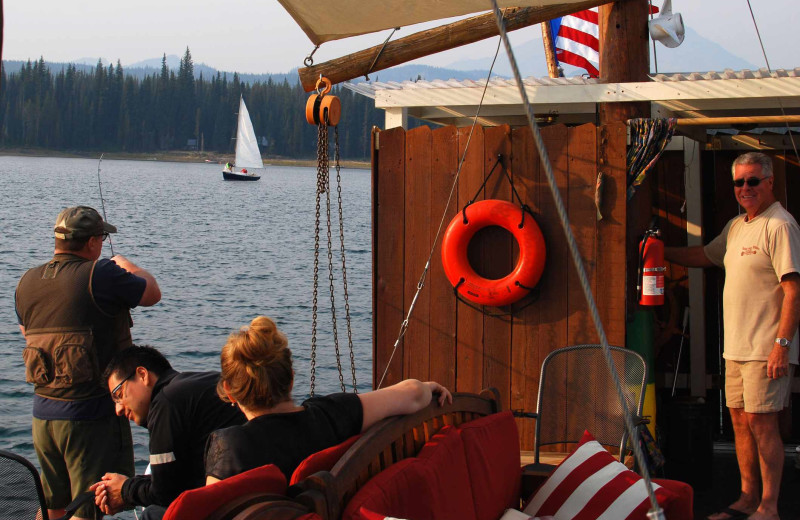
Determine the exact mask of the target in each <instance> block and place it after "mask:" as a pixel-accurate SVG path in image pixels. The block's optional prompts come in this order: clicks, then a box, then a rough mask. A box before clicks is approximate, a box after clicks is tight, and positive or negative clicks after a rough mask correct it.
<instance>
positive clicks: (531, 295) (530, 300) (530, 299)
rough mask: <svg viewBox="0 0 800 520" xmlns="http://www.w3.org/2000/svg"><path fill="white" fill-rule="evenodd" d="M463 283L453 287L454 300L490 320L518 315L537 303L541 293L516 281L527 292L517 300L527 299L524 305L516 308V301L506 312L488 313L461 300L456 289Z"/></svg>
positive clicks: (536, 288) (484, 308) (482, 307)
mask: <svg viewBox="0 0 800 520" xmlns="http://www.w3.org/2000/svg"><path fill="white" fill-rule="evenodd" d="M464 281H465V280H464V279H463V278H462V279H461V281H459V283H458V284H456V285H455V286H454V287H453V295H454V296H455V297H456V299H457V300H458V301H460V302H461V303H463V304H464V305H466V306H467V307H470V308H472V309H475V310H476V311H478V312H480V313H482V314H483V315H484V316H489V317H490V318H503V317H506V316H514V315H515V314H518V313H519V312H521V311H522V310H523V309H526V308H528V307H530V306H531V305H533V304H534V303H536V302H537V301H539V295H540V294H541V292H540V291H539V288H538V287H536V286H534V287H525V286H524V285H522V284H520V283H519V282H518V281H517V282H516V283H517V284H518V285H519V286H520V287H522V288H524V289H527V290H528V291H529V292H528V294H527V295H526V296H523V297H522V299H520V300H519V301H522V300H525V299H527V301H526V302H525V304H524V305H521V306H516V305H517V304H518V303H519V301H517V302H514V303H512V304H511V305H512V307H513V308H512V309H510V310H509V311H508V312H489V311H487V310H486V307H485V306H478V305H475V304H474V303H472V302H470V301H469V300H467V299H466V298H463V297H462V296H461V295H460V294H459V293H458V287H459V285H461V284H462V283H464Z"/></svg>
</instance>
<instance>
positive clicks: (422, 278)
mask: <svg viewBox="0 0 800 520" xmlns="http://www.w3.org/2000/svg"><path fill="white" fill-rule="evenodd" d="M501 43H502V40H498V41H497V49H496V50H495V51H494V59H493V60H492V64H491V65H490V66H489V73H488V75H487V76H486V84H485V85H484V86H483V93H482V94H481V100H480V102H479V103H478V109H477V111H476V112H475V117H474V118H473V119H472V127H471V128H470V130H469V136H467V142H466V144H465V145H464V153H463V154H462V155H461V160H460V161H459V163H458V168H456V175H455V178H454V179H453V185H452V186H451V187H450V195H448V197H447V204H445V206H444V212H443V213H442V219H441V220H440V221H439V228H438V229H437V230H436V236H435V237H434V238H433V245H432V246H431V252H430V254H429V255H428V261H427V262H425V268H424V269H423V270H422V276H420V278H419V282H417V292H415V293H414V298H413V299H412V300H411V305H409V307H408V313H407V314H406V319H404V320H403V323H402V324H401V325H400V333H399V334H398V336H397V340H395V342H394V347H392V353H391V355H390V356H389V361H388V362H387V363H386V368H385V369H384V370H383V375H382V376H381V380H380V381H379V382H378V386H377V387H376V388H375V390H379V389H380V388H381V386H382V385H383V380H384V379H385V378H386V374H387V373H388V372H389V367H390V366H392V359H394V354H395V352H397V347H399V346H400V341H401V340H402V339H403V336H405V335H406V331H407V330H408V322H409V320H410V319H411V313H412V312H414V307H415V306H416V305H417V298H418V297H419V293H420V291H422V288H423V287H424V286H425V278H426V277H427V275H428V269H430V267H431V258H432V257H433V252H434V251H435V250H436V244H437V243H438V242H439V235H440V234H441V232H442V228H443V227H444V222H445V218H446V217H447V210H448V209H450V203H451V202H452V200H453V193H455V190H456V186H458V176H459V175H460V174H461V167H462V166H464V161H465V159H466V158H467V150H469V143H470V142H471V141H472V133H473V132H474V131H475V125H476V124H477V122H478V116H479V115H480V113H481V107H482V106H483V99H484V98H485V97H486V89H488V88H489V80H490V79H491V78H492V70H494V64H495V62H496V61H497V56H498V54H500V44H501Z"/></svg>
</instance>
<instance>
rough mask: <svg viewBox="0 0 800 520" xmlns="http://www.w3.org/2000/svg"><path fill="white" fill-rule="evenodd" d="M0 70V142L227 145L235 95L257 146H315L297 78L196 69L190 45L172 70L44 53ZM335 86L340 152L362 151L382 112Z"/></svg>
mask: <svg viewBox="0 0 800 520" xmlns="http://www.w3.org/2000/svg"><path fill="white" fill-rule="evenodd" d="M0 75H1V76H0V86H1V88H0V125H2V126H0V147H3V148H15V147H39V148H46V149H53V150H82V151H102V152H110V151H125V152H153V151H163V150H185V149H187V148H188V147H190V146H196V147H197V148H198V149H201V148H202V149H203V150H206V151H216V152H222V153H227V152H232V151H233V149H234V141H233V140H232V138H233V137H235V135H236V120H237V114H236V112H237V111H238V107H239V96H240V95H242V96H244V99H245V102H246V103H247V108H248V111H249V112H250V117H251V118H252V120H253V126H254V128H255V131H256V134H257V135H258V137H259V139H261V138H265V140H266V143H267V144H266V145H265V146H262V147H261V148H262V153H264V154H265V155H267V156H274V157H290V158H312V157H314V156H315V155H316V128H315V127H312V126H311V125H309V124H308V123H306V121H305V103H306V99H307V98H308V94H306V93H305V92H303V90H302V88H301V87H300V86H299V84H296V83H295V84H290V83H289V82H287V81H286V80H285V79H284V81H282V82H273V81H272V80H271V79H270V80H268V81H266V82H255V83H252V84H247V83H245V82H243V81H241V79H240V78H239V76H238V74H235V73H234V74H233V77H228V76H227V75H225V74H219V73H217V75H216V76H214V77H211V78H203V77H200V78H195V77H194V68H193V64H192V57H191V54H190V52H189V50H188V49H187V50H186V54H185V55H184V57H183V58H182V59H181V61H180V67H179V70H178V71H177V73H176V72H174V71H170V70H169V68H168V67H167V65H166V61H165V60H164V61H162V67H161V71H160V73H156V74H152V75H150V76H145V77H144V78H141V79H140V78H135V77H132V76H126V75H125V71H124V70H123V68H122V66H121V65H120V64H119V62H117V65H116V66H114V65H109V66H108V67H104V66H103V65H102V64H100V63H98V65H97V67H96V68H95V69H94V71H93V72H83V71H79V70H77V69H76V68H75V67H74V66H69V67H67V69H66V70H60V71H59V72H57V73H55V74H54V73H52V72H51V71H50V69H49V68H48V66H47V63H45V61H44V59H40V60H39V61H37V62H33V63H31V62H28V63H26V64H25V65H24V66H23V67H22V68H21V69H20V70H19V72H17V73H13V74H6V72H5V70H2V71H0ZM333 94H335V95H337V96H339V97H340V98H341V101H342V117H341V121H340V124H339V136H340V144H341V155H342V157H343V158H345V159H365V158H368V157H369V155H370V150H369V143H370V129H371V128H372V126H373V125H381V124H382V122H383V112H382V111H380V110H377V109H375V108H374V104H373V101H372V100H370V99H367V98H364V97H363V96H359V95H356V94H353V93H352V92H351V91H350V90H347V89H345V88H334V91H333ZM191 140H194V141H191Z"/></svg>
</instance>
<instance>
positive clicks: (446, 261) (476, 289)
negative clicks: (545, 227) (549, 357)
mask: <svg viewBox="0 0 800 520" xmlns="http://www.w3.org/2000/svg"><path fill="white" fill-rule="evenodd" d="M521 211H522V210H521V209H520V207H519V206H516V205H514V204H512V203H511V202H507V201H504V200H483V201H480V202H476V203H474V204H471V205H469V206H467V208H466V209H465V210H464V212H465V215H462V213H461V212H459V214H458V215H456V216H455V218H453V220H452V221H451V222H450V225H449V226H447V231H445V233H444V238H443V239H442V265H443V266H444V273H445V276H447V279H448V280H450V283H451V284H453V287H457V290H458V293H459V294H460V295H461V296H463V297H464V298H466V299H468V300H470V301H473V302H475V303H478V304H480V305H491V306H494V307H500V306H503V305H510V304H512V303H514V302H516V301H517V300H519V299H520V298H522V297H523V296H525V295H526V294H528V292H529V291H530V289H531V288H532V287H533V286H535V285H536V283H537V282H538V281H539V278H541V276H542V271H543V270H544V261H545V245H544V237H543V236H542V232H541V230H540V229H539V226H538V225H537V224H536V221H535V220H534V219H533V217H531V216H530V215H528V216H526V218H524V219H523V218H522V212H521ZM465 216H466V224H465V223H464V221H465V218H464V217H465ZM520 223H522V227H520ZM487 226H499V227H501V228H503V229H505V230H506V231H508V232H509V233H511V234H512V235H513V236H514V238H515V239H516V241H517V243H518V244H519V259H518V260H517V265H516V266H515V267H514V269H513V270H512V271H511V272H510V273H509V274H508V275H506V276H504V277H503V278H500V279H498V280H490V279H488V278H484V277H482V276H480V275H479V274H478V273H476V272H475V270H474V269H473V268H472V266H471V265H470V263H469V260H468V258H467V246H468V245H469V242H470V240H472V237H474V236H475V233H477V232H478V231H480V230H481V229H483V228H485V227H487Z"/></svg>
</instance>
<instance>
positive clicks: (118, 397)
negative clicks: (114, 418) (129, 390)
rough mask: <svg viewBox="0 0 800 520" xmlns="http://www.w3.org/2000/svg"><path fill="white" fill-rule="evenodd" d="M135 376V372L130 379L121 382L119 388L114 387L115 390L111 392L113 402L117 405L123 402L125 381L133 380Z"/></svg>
mask: <svg viewBox="0 0 800 520" xmlns="http://www.w3.org/2000/svg"><path fill="white" fill-rule="evenodd" d="M134 375H136V371H135V370H134V371H133V372H131V373H130V375H129V376H128V377H126V378H125V379H123V380H122V381H120V382H119V384H118V385H117V386H115V387H114V389H113V390H112V391H111V400H112V401H114V402H115V403H119V402H120V401H122V385H124V384H125V381H127V380H128V379H130V378H132V377H133V376H134Z"/></svg>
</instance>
